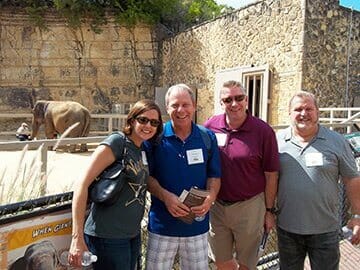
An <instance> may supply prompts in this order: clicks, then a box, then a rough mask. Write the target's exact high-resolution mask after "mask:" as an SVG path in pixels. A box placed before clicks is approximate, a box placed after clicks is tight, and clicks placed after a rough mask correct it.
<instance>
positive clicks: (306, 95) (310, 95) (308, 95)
mask: <svg viewBox="0 0 360 270" xmlns="http://www.w3.org/2000/svg"><path fill="white" fill-rule="evenodd" d="M297 97H298V98H309V99H312V100H313V101H314V105H315V107H316V109H319V106H318V102H317V100H316V97H315V95H314V94H313V93H310V92H307V91H299V92H297V93H295V94H294V95H293V96H292V97H291V99H290V101H289V111H290V109H291V103H292V102H293V101H294V99H295V98H297Z"/></svg>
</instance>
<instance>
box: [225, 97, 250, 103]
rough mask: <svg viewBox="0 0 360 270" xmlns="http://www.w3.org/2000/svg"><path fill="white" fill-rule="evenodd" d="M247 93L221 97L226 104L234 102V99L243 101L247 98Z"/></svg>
mask: <svg viewBox="0 0 360 270" xmlns="http://www.w3.org/2000/svg"><path fill="white" fill-rule="evenodd" d="M245 97H246V95H237V96H233V97H227V98H223V99H221V101H222V102H224V103H225V104H229V103H232V102H233V101H234V100H235V101H236V102H241V101H243V100H244V99H245Z"/></svg>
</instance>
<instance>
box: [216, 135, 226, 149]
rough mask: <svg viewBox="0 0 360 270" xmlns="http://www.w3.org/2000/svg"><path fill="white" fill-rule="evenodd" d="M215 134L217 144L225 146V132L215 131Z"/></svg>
mask: <svg viewBox="0 0 360 270" xmlns="http://www.w3.org/2000/svg"><path fill="white" fill-rule="evenodd" d="M215 136H216V140H217V144H218V146H225V144H226V139H227V134H225V133H215Z"/></svg>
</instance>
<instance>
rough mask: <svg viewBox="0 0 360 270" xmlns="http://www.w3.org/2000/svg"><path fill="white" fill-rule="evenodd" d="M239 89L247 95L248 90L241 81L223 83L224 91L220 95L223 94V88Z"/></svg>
mask: <svg viewBox="0 0 360 270" xmlns="http://www.w3.org/2000/svg"><path fill="white" fill-rule="evenodd" d="M233 87H239V88H240V90H241V91H242V92H243V93H244V94H245V95H246V89H245V87H244V86H243V85H242V84H241V82H239V81H235V80H229V81H226V82H224V83H223V85H222V89H221V90H220V95H221V94H222V93H223V88H233Z"/></svg>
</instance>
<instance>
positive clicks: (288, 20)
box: [160, 0, 304, 123]
mask: <svg viewBox="0 0 360 270" xmlns="http://www.w3.org/2000/svg"><path fill="white" fill-rule="evenodd" d="M303 13H304V7H302V5H301V2H300V1H291V0H281V1H279V0H277V1H259V2H257V3H255V4H252V5H250V6H248V7H245V8H243V9H240V10H238V11H235V12H233V13H231V14H228V15H225V16H223V17H221V18H219V19H217V20H214V21H211V22H208V23H206V24H203V25H200V26H197V27H195V28H193V29H191V30H189V31H186V32H184V33H181V34H179V35H177V36H175V37H173V38H171V39H169V40H166V41H165V42H164V43H163V61H162V68H163V70H162V76H161V81H160V82H161V83H162V84H163V85H170V84H173V83H178V82H185V83H188V84H189V85H191V86H192V87H194V88H196V89H198V105H199V110H198V119H199V122H203V121H204V120H205V119H207V118H208V117H209V116H211V115H212V113H213V102H214V95H213V93H214V85H215V74H216V72H217V71H220V70H222V69H227V68H232V67H237V66H252V65H253V66H261V65H264V64H269V66H270V69H271V76H272V78H271V93H270V99H271V103H270V115H269V122H270V123H278V122H279V121H280V120H282V119H283V118H284V116H285V114H286V111H285V110H284V104H285V103H286V102H287V98H288V97H287V96H286V95H283V94H282V93H285V92H288V91H289V89H294V90H295V89H300V86H301V67H302V62H301V61H302V57H301V55H302V54H301V53H302V50H303V35H304V33H303V25H304V16H303ZM236 79H239V78H236Z"/></svg>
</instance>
